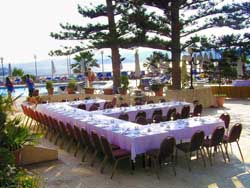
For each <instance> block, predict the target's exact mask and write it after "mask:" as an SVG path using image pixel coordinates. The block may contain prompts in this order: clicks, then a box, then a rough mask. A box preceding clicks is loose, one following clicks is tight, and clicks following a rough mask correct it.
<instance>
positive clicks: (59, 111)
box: [36, 103, 224, 160]
mask: <svg viewBox="0 0 250 188" xmlns="http://www.w3.org/2000/svg"><path fill="white" fill-rule="evenodd" d="M36 110H38V111H39V112H42V113H45V114H47V115H50V116H52V117H54V118H56V119H58V120H60V121H63V122H64V123H70V124H71V125H72V126H73V125H76V126H79V127H84V128H86V130H87V131H88V132H89V133H91V131H96V132H97V133H98V135H104V136H106V137H107V138H108V140H109V141H110V142H111V143H113V144H117V145H118V146H120V147H121V148H122V149H126V150H129V151H131V158H132V160H135V157H136V155H138V154H141V153H145V152H146V151H147V150H149V149H154V148H159V146H160V143H161V141H162V140H163V139H164V138H166V137H167V136H174V137H175V138H176V140H177V141H178V140H185V139H190V138H191V136H192V135H193V133H194V132H195V131H197V130H203V131H204V132H205V135H206V136H208V135H210V134H211V133H212V132H213V130H214V129H215V128H216V127H217V126H220V125H222V126H224V122H223V121H221V120H220V119H215V118H212V117H201V118H197V117H196V118H190V119H186V120H177V121H171V122H163V123H158V124H150V125H146V126H142V125H138V124H135V123H132V122H127V121H123V120H119V119H116V118H112V117H108V116H104V115H99V114H96V113H92V112H88V111H84V110H79V109H76V108H74V107H71V106H68V105H67V104H62V103H55V104H41V105H38V106H37V109H36Z"/></svg>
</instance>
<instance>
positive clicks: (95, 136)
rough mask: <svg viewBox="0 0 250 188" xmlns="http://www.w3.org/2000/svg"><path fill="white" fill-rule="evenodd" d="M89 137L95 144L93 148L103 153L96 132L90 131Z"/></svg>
mask: <svg viewBox="0 0 250 188" xmlns="http://www.w3.org/2000/svg"><path fill="white" fill-rule="evenodd" d="M91 137H92V140H93V144H94V146H95V149H96V150H97V151H98V152H99V153H103V149H102V144H101V141H100V138H99V136H98V134H97V133H96V132H95V131H92V132H91Z"/></svg>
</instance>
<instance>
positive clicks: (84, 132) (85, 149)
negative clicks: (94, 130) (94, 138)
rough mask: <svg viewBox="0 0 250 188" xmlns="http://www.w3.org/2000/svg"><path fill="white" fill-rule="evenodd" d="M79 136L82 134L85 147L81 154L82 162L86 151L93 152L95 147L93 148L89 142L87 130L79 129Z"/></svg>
mask: <svg viewBox="0 0 250 188" xmlns="http://www.w3.org/2000/svg"><path fill="white" fill-rule="evenodd" d="M81 136H82V138H83V140H84V143H85V148H84V151H83V155H82V162H83V161H84V160H85V157H86V155H87V153H88V151H91V152H93V151H94V150H95V149H94V145H93V143H92V142H91V139H90V136H89V134H88V132H87V131H86V129H84V128H82V129H81Z"/></svg>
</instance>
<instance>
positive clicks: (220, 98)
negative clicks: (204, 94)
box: [215, 96, 225, 107]
mask: <svg viewBox="0 0 250 188" xmlns="http://www.w3.org/2000/svg"><path fill="white" fill-rule="evenodd" d="M215 98H216V104H217V106H218V107H223V105H224V102H225V97H224V96H216V97H215Z"/></svg>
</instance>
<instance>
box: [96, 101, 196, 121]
mask: <svg viewBox="0 0 250 188" xmlns="http://www.w3.org/2000/svg"><path fill="white" fill-rule="evenodd" d="M184 105H189V106H190V111H191V112H192V111H193V104H191V103H187V102H165V103H155V104H147V105H141V106H132V107H122V108H113V109H106V110H100V111H97V112H96V113H98V114H102V115H106V116H110V117H114V118H118V117H119V115H120V114H121V113H127V114H128V116H129V121H133V122H134V121H135V118H136V114H137V113H138V112H139V111H144V112H146V117H147V119H150V118H152V115H153V113H154V111H155V110H157V109H161V110H162V113H163V114H162V115H163V116H166V115H167V112H168V110H169V108H170V107H174V108H176V111H177V112H178V113H180V112H181V110H182V107H183V106H184Z"/></svg>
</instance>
